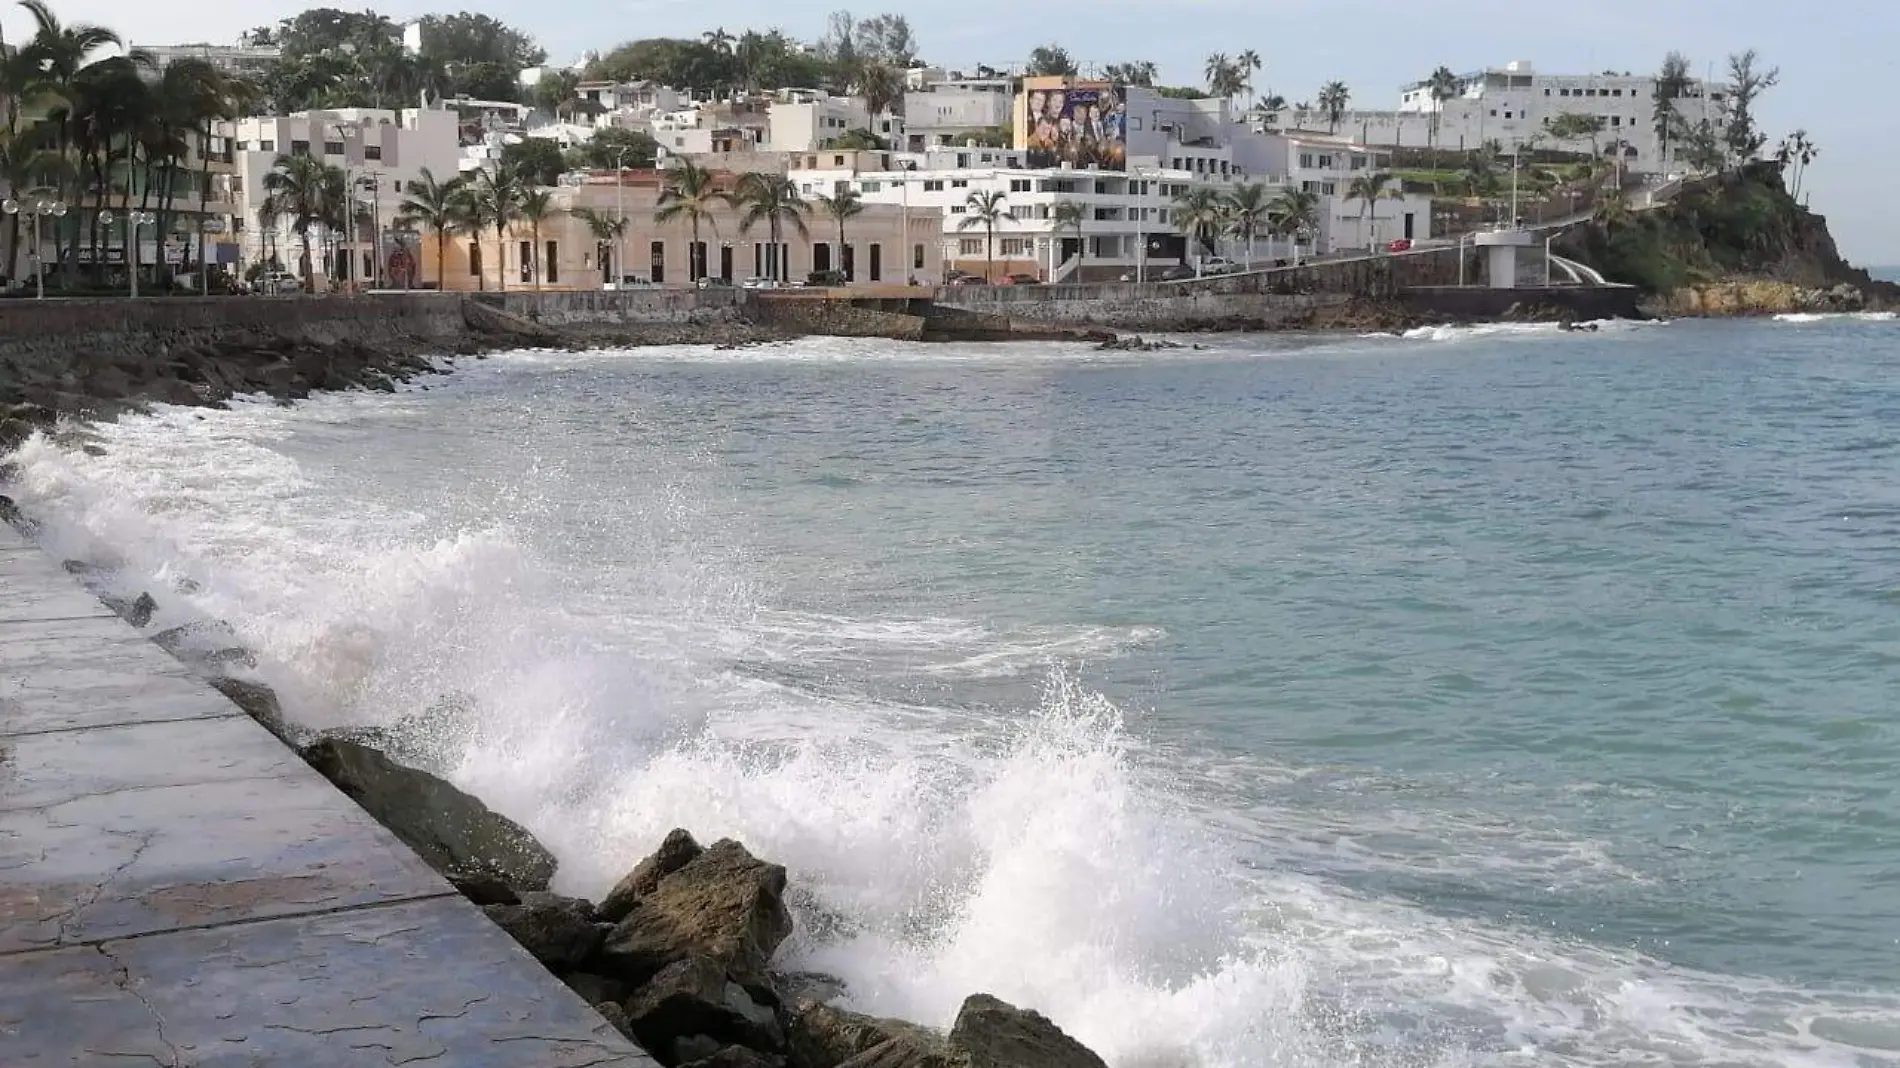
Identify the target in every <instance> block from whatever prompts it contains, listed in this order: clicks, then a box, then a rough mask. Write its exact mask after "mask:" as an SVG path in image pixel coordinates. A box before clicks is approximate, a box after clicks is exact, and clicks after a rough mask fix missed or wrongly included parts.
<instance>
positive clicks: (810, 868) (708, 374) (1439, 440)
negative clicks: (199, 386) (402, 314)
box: [5, 315, 1900, 1068]
mask: <svg viewBox="0 0 1900 1068" xmlns="http://www.w3.org/2000/svg"><path fill="white" fill-rule="evenodd" d="M1192 340H1197V341H1198V344H1199V346H1200V347H1198V348H1185V349H1180V350H1172V351H1166V352H1159V353H1142V354H1133V353H1101V352H1096V351H1094V350H1093V349H1091V348H1089V347H1087V346H1080V345H1063V344H1047V345H1011V346H995V345H944V346H919V345H899V344H895V343H891V342H883V341H877V342H872V341H851V340H824V339H814V340H808V341H801V342H796V343H788V344H782V345H769V346H761V347H756V348H745V349H738V350H729V351H714V350H711V349H705V348H691V349H688V348H681V349H653V350H642V351H634V352H595V353H559V352H551V351H535V352H519V353H513V354H507V355H502V356H498V357H496V358H493V359H489V360H485V361H475V360H469V359H464V360H462V361H460V362H459V367H458V369H457V371H456V373H454V374H453V375H451V376H447V377H441V378H433V379H430V380H428V381H427V382H426V383H425V384H424V387H417V386H411V387H409V388H407V389H405V390H403V391H402V392H400V393H397V394H394V395H384V394H376V393H356V394H342V395H327V396H319V397H315V398H312V399H311V400H309V401H308V402H304V403H300V404H298V405H295V406H292V407H280V406H276V405H272V404H268V403H263V402H243V403H239V404H237V405H236V406H234V408H233V409H232V410H230V411H201V410H185V409H161V410H159V411H157V412H155V413H153V414H151V415H148V416H135V417H128V418H125V419H123V420H121V421H120V422H118V423H116V424H111V425H105V426H101V427H98V428H96V430H95V431H93V432H92V435H91V436H90V437H89V436H87V435H83V434H82V435H78V436H74V437H69V438H67V439H66V440H65V441H64V442H63V443H57V444H56V443H54V442H52V441H48V440H46V439H35V440H34V441H33V442H29V443H28V444H27V445H26V446H24V447H23V448H22V449H21V451H20V452H19V453H18V454H17V455H16V456H15V457H14V460H15V461H16V462H17V465H18V470H17V478H16V480H15V481H14V483H12V484H11V485H9V486H7V487H6V488H5V491H6V492H8V493H10V494H12V495H14V496H15V497H16V498H17V499H18V500H19V501H20V503H21V505H22V506H23V507H24V508H25V509H27V510H28V511H29V512H30V513H32V514H35V515H37V516H40V517H41V518H43V519H45V520H46V521H47V533H46V538H47V540H48V542H49V544H50V547H51V548H52V549H53V551H55V552H59V553H62V554H64V555H67V556H83V557H86V558H89V559H94V560H99V561H102V562H107V563H110V564H112V565H113V566H116V567H118V568H120V569H121V570H120V577H119V579H118V582H119V584H120V585H121V586H123V587H124V588H126V589H128V590H142V589H150V590H153V591H155V593H156V594H157V597H158V600H159V602H160V611H159V615H158V617H157V620H156V622H155V624H154V626H166V625H170V624H173V623H176V622H180V621H184V620H187V619H193V618H204V617H215V618H221V619H224V620H227V621H229V622H230V624H231V625H232V626H233V627H234V628H235V629H236V631H237V632H238V635H239V636H240V638H241V639H242V640H243V642H244V643H245V644H247V645H248V646H249V647H250V648H252V649H254V650H256V651H257V652H258V654H259V656H260V663H259V666H258V672H259V674H260V676H261V677H262V678H263V679H264V680H266V681H268V682H269V683H271V684H272V685H274V686H276V687H277V688H278V689H279V691H280V692H281V693H282V695H283V697H284V700H285V702H286V704H287V705H288V706H289V708H290V709H291V711H292V712H293V713H294V714H295V715H297V716H298V717H299V718H301V719H304V720H305V721H307V722H310V723H313V724H317V725H330V724H341V723H366V722H392V721H395V720H398V719H403V718H405V717H410V718H414V717H422V719H423V721H424V722H426V723H429V724H432V725H433V726H431V727H429V728H427V729H426V731H425V732H424V735H425V737H426V739H427V743H428V752H429V754H430V758H431V759H432V761H433V762H434V763H433V766H436V767H438V768H440V769H442V770H443V771H445V772H446V773H447V774H449V775H450V776H451V777H452V778H453V779H454V780H456V781H457V782H458V783H460V784H462V785H463V786H465V787H467V788H469V789H471V790H473V791H475V792H477V793H478V794H480V795H481V796H482V797H483V798H485V799H486V800H488V801H489V803H490V804H492V805H494V806H495V807H497V808H498V809H500V810H501V811H504V812H506V813H508V814H509V815H511V816H514V817H516V818H518V819H520V820H522V821H523V822H525V823H526V824H527V825H528V826H529V827H530V828H531V829H532V830H533V831H534V832H535V833H536V834H537V835H539V836H540V837H541V838H542V839H543V841H545V842H547V843H548V844H549V845H550V847H551V848H553V849H554V850H555V851H556V853H557V854H558V855H559V856H560V858H561V861H562V869H561V874H560V876H559V878H558V884H557V888H558V889H562V890H565V891H569V892H573V893H579V894H585V895H589V896H598V895H599V894H601V893H602V892H604V891H605V889H606V888H607V887H608V886H609V885H610V884H611V883H612V881H613V880H614V879H615V878H617V877H618V876H619V875H621V874H623V873H624V872H625V871H626V870H627V869H628V868H629V867H630V866H631V865H632V864H633V863H634V862H635V861H637V860H638V859H639V858H640V857H641V856H643V855H644V854H645V853H646V852H648V851H650V850H651V849H652V847H653V846H654V845H655V844H656V843H657V842H658V840H659V839H660V837H661V836H662V835H663V834H664V833H665V832H666V831H667V830H668V829H669V828H671V827H674V826H684V827H687V828H690V829H691V830H692V831H694V833H695V834H696V835H698V836H699V837H700V839H701V840H702V841H709V840H711V839H713V838H717V837H720V836H734V837H738V838H740V839H741V840H743V841H744V842H745V843H746V844H747V845H748V846H750V847H751V848H752V849H753V850H754V851H755V852H756V853H758V854H760V855H762V856H765V857H768V858H771V859H774V860H778V861H780V862H782V863H784V864H786V865H787V866H788V867H789V868H790V871H791V879H792V883H793V886H794V896H795V899H796V900H795V904H796V913H797V916H798V919H799V931H798V933H797V934H796V935H795V936H794V938H793V940H792V941H791V942H790V943H788V944H787V947H786V948H785V950H784V951H782V952H783V954H784V958H785V963H786V965H787V966H788V967H792V968H798V969H809V970H814V971H819V972H824V973H828V974H830V975H834V976H836V977H838V978H840V979H842V980H843V981H844V982H845V984H846V1000H847V1003H848V1004H850V1005H851V1006H853V1007H856V1008H859V1009H863V1010H866V1011H870V1012H875V1013H879V1014H886V1015H895V1016H903V1017H908V1018H912V1019H916V1020H920V1021H923V1022H926V1023H932V1024H940V1025H941V1024H947V1023H948V1022H949V1020H950V1019H951V1017H952V1016H953V1015H954V1013H955V1011H956V1008H957V1006H958V1004H959V1003H960V1001H961V1000H962V999H963V997H964V996H965V995H967V994H969V993H972V992H974V991H978V990H983V991H988V992H991V993H994V994H996V995H997V996H1000V997H1002V998H1004V999H1006V1000H1009V1001H1012V1002H1015V1003H1017V1004H1021V1005H1027V1006H1031V1007H1034V1008H1037V1009H1039V1010H1041V1011H1043V1012H1044V1013H1046V1014H1047V1015H1049V1016H1050V1017H1051V1018H1053V1019H1054V1020H1055V1021H1056V1022H1057V1023H1059V1024H1061V1025H1062V1026H1063V1027H1064V1028H1066V1029H1068V1030H1069V1031H1070V1032H1071V1033H1072V1034H1074V1035H1076V1036H1077V1037H1078V1038H1080V1039H1081V1040H1083V1041H1084V1042H1086V1043H1088V1044H1089V1045H1091V1046H1092V1047H1094V1048H1095V1049H1097V1050H1099V1051H1100V1052H1101V1053H1102V1054H1103V1055H1104V1056H1105V1057H1106V1058H1107V1059H1108V1061H1109V1063H1110V1064H1111V1065H1113V1066H1115V1068H1173V1066H1180V1068H1190V1066H1191V1068H1253V1066H1265V1065H1281V1066H1285V1065H1296V1066H1314V1068H1318V1066H1345V1065H1353V1066H1372V1065H1376V1066H1388V1065H1389V1066H1438V1065H1445V1066H1465V1065H1506V1064H1509V1065H1517V1064H1540V1065H1541V1064H1553V1065H1592V1066H1596V1065H1602V1066H1609V1065H1637V1064H1642V1065H1725V1066H1741V1065H1746V1066H1770V1065H1773V1066H1786V1065H1801V1066H1830V1068H1833V1066H1865V1065H1894V1064H1900V794H1897V793H1896V781H1897V780H1896V776H1897V773H1900V719H1897V713H1896V706H1895V696H1894V695H1895V694H1896V693H1897V692H1900V479H1896V471H1900V467H1896V461H1897V460H1900V321H1895V320H1894V319H1893V318H1892V317H1891V316H1871V315H1865V316H1833V317H1825V316H1788V317H1783V318H1781V319H1779V320H1775V321H1762V322H1748V323H1741V322H1711V323H1698V322H1675V323H1667V324H1625V323H1611V324H1604V325H1603V327H1602V329H1601V330H1599V331H1596V332H1588V333H1585V332H1577V333H1564V332H1559V331H1557V330H1556V329H1554V328H1547V327H1542V326H1490V327H1475V328H1455V329H1454V328H1435V329H1428V330H1422V331H1416V332H1414V333H1413V334H1410V335H1407V336H1405V337H1293V336H1249V337H1219V338H1201V339H1192ZM87 446H91V447H90V448H88V447H87ZM184 579H189V580H190V583H189V584H183V588H184V589H187V590H189V591H190V592H178V590H179V588H180V586H181V582H180V580H184Z"/></svg>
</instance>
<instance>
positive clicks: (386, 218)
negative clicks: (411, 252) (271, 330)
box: [221, 108, 462, 281]
mask: <svg viewBox="0 0 1900 1068" xmlns="http://www.w3.org/2000/svg"><path fill="white" fill-rule="evenodd" d="M458 125H459V117H458V115H457V114H456V112H454V111H447V110H440V109H434V108H430V109H414V108H411V109H404V110H402V111H388V110H382V109H376V108H342V109H338V110H335V111H305V112H297V113H295V114H291V115H284V116H257V117H252V118H245V119H239V120H237V121H236V122H231V123H225V124H223V129H222V131H221V132H222V133H223V135H224V136H225V137H227V138H228V139H229V141H230V144H231V152H232V159H233V166H232V170H233V179H232V183H231V187H232V194H233V199H232V207H233V212H232V217H231V226H232V230H233V236H234V238H235V241H234V243H235V244H236V245H237V246H238V250H239V257H240V259H241V261H242V262H243V263H244V264H247V265H248V264H250V263H254V262H263V263H269V262H271V261H273V260H275V261H276V262H277V263H279V264H281V265H282V266H283V267H284V268H285V269H286V270H291V271H297V270H298V264H299V262H300V260H301V257H302V250H303V245H302V240H301V238H300V237H299V236H298V235H297V234H296V232H295V230H294V225H293V224H294V220H291V219H288V218H282V219H279V220H277V223H276V225H275V226H269V227H266V226H263V225H261V224H260V223H259V221H258V217H257V215H258V208H259V207H260V206H262V204H263V202H264V198H265V197H266V196H268V195H269V194H268V192H267V190H266V189H265V182H264V176H265V175H267V174H269V173H270V172H271V171H272V170H273V169H274V168H275V167H276V166H277V161H278V159H280V158H281V157H284V156H299V155H312V156H318V157H320V158H322V159H323V161H324V162H326V163H329V164H331V165H333V166H336V167H340V168H342V169H343V171H344V173H345V174H346V175H347V176H348V177H349V179H350V181H351V183H352V185H354V186H355V188H356V196H357V197H358V198H359V200H360V201H361V203H362V204H363V206H364V208H365V209H366V210H367V212H368V214H369V220H368V223H369V225H368V228H367V229H363V230H359V231H358V232H356V233H353V234H345V233H329V232H320V233H317V234H316V235H315V236H314V237H313V242H312V243H313V254H314V255H315V257H316V259H317V263H316V264H315V265H314V266H313V270H314V273H315V274H316V275H318V276H319V277H321V278H323V279H325V280H326V281H327V280H332V279H334V280H353V279H361V278H369V277H373V276H374V275H376V274H377V273H378V272H377V270H376V257H377V255H378V254H379V253H378V248H379V247H386V246H387V245H388V244H389V238H388V237H387V231H389V230H391V229H392V228H393V227H392V224H393V221H394V219H395V217H396V215H397V213H398V212H399V211H400V209H401V205H402V201H403V199H404V198H405V197H406V196H407V195H408V192H407V191H408V187H409V185H410V183H412V182H415V181H418V180H419V179H420V177H421V173H422V171H423V170H424V169H427V170H428V171H429V172H430V173H431V174H433V175H434V176H435V177H436V178H437V179H438V180H447V179H449V178H452V177H454V176H455V175H456V174H457V173H459V170H460V168H461V163H462V149H461V145H460V139H459V137H458V134H457V130H458ZM376 235H384V236H382V237H380V238H379V237H377V236H376Z"/></svg>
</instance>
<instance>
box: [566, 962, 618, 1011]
mask: <svg viewBox="0 0 1900 1068" xmlns="http://www.w3.org/2000/svg"><path fill="white" fill-rule="evenodd" d="M561 982H563V983H566V984H567V988H568V989H569V990H572V991H573V992H574V993H576V994H579V995H580V996H581V1000H582V1001H585V1002H587V1003H588V1004H589V1005H599V1004H601V1003H603V1002H611V1003H612V1004H614V1005H616V1006H618V1005H619V1004H620V1003H621V1002H623V1001H625V1000H627V995H629V994H631V993H633V988H632V987H630V986H628V985H627V984H625V983H623V982H621V981H620V980H618V979H610V978H608V977H607V976H604V975H594V974H592V973H590V972H569V973H567V974H566V975H563V976H561ZM621 1015H622V1017H623V1018H624V1017H625V1015H626V1014H625V1012H624V1010H623V1012H622V1013H621Z"/></svg>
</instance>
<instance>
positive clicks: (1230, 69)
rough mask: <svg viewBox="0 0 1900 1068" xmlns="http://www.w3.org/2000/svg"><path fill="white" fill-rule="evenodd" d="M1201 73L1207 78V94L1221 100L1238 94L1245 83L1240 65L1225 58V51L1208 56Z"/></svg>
mask: <svg viewBox="0 0 1900 1068" xmlns="http://www.w3.org/2000/svg"><path fill="white" fill-rule="evenodd" d="M1202 74H1203V75H1204V76H1205V77H1206V78H1207V92H1208V95H1209V96H1217V97H1220V98H1221V99H1223V100H1232V99H1233V98H1234V97H1236V96H1238V95H1240V93H1241V92H1242V90H1244V89H1245V87H1246V84H1247V83H1246V79H1245V77H1244V76H1243V75H1242V74H1241V71H1240V65H1239V64H1238V63H1235V62H1234V61H1233V60H1231V59H1229V58H1227V53H1225V52H1216V53H1214V54H1213V55H1211V56H1208V57H1207V63H1206V64H1205V65H1204V66H1203V67H1202Z"/></svg>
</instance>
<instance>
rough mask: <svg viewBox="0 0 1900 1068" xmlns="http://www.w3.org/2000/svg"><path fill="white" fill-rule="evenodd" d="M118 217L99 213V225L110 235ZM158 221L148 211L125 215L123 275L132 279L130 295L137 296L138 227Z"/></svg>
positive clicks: (105, 212) (132, 212)
mask: <svg viewBox="0 0 1900 1068" xmlns="http://www.w3.org/2000/svg"><path fill="white" fill-rule="evenodd" d="M117 221H118V216H116V215H114V214H112V213H111V212H109V211H102V212H100V213H99V225H100V226H103V227H105V228H106V230H107V232H108V233H110V232H111V229H112V224H113V223H114V222H117ZM157 221H158V216H157V215H155V214H153V213H152V212H149V211H128V212H126V213H125V273H126V274H127V275H128V276H130V277H131V279H132V283H131V284H132V295H133V296H134V297H137V296H138V295H139V227H141V226H150V225H152V224H153V223H156V222H157Z"/></svg>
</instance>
